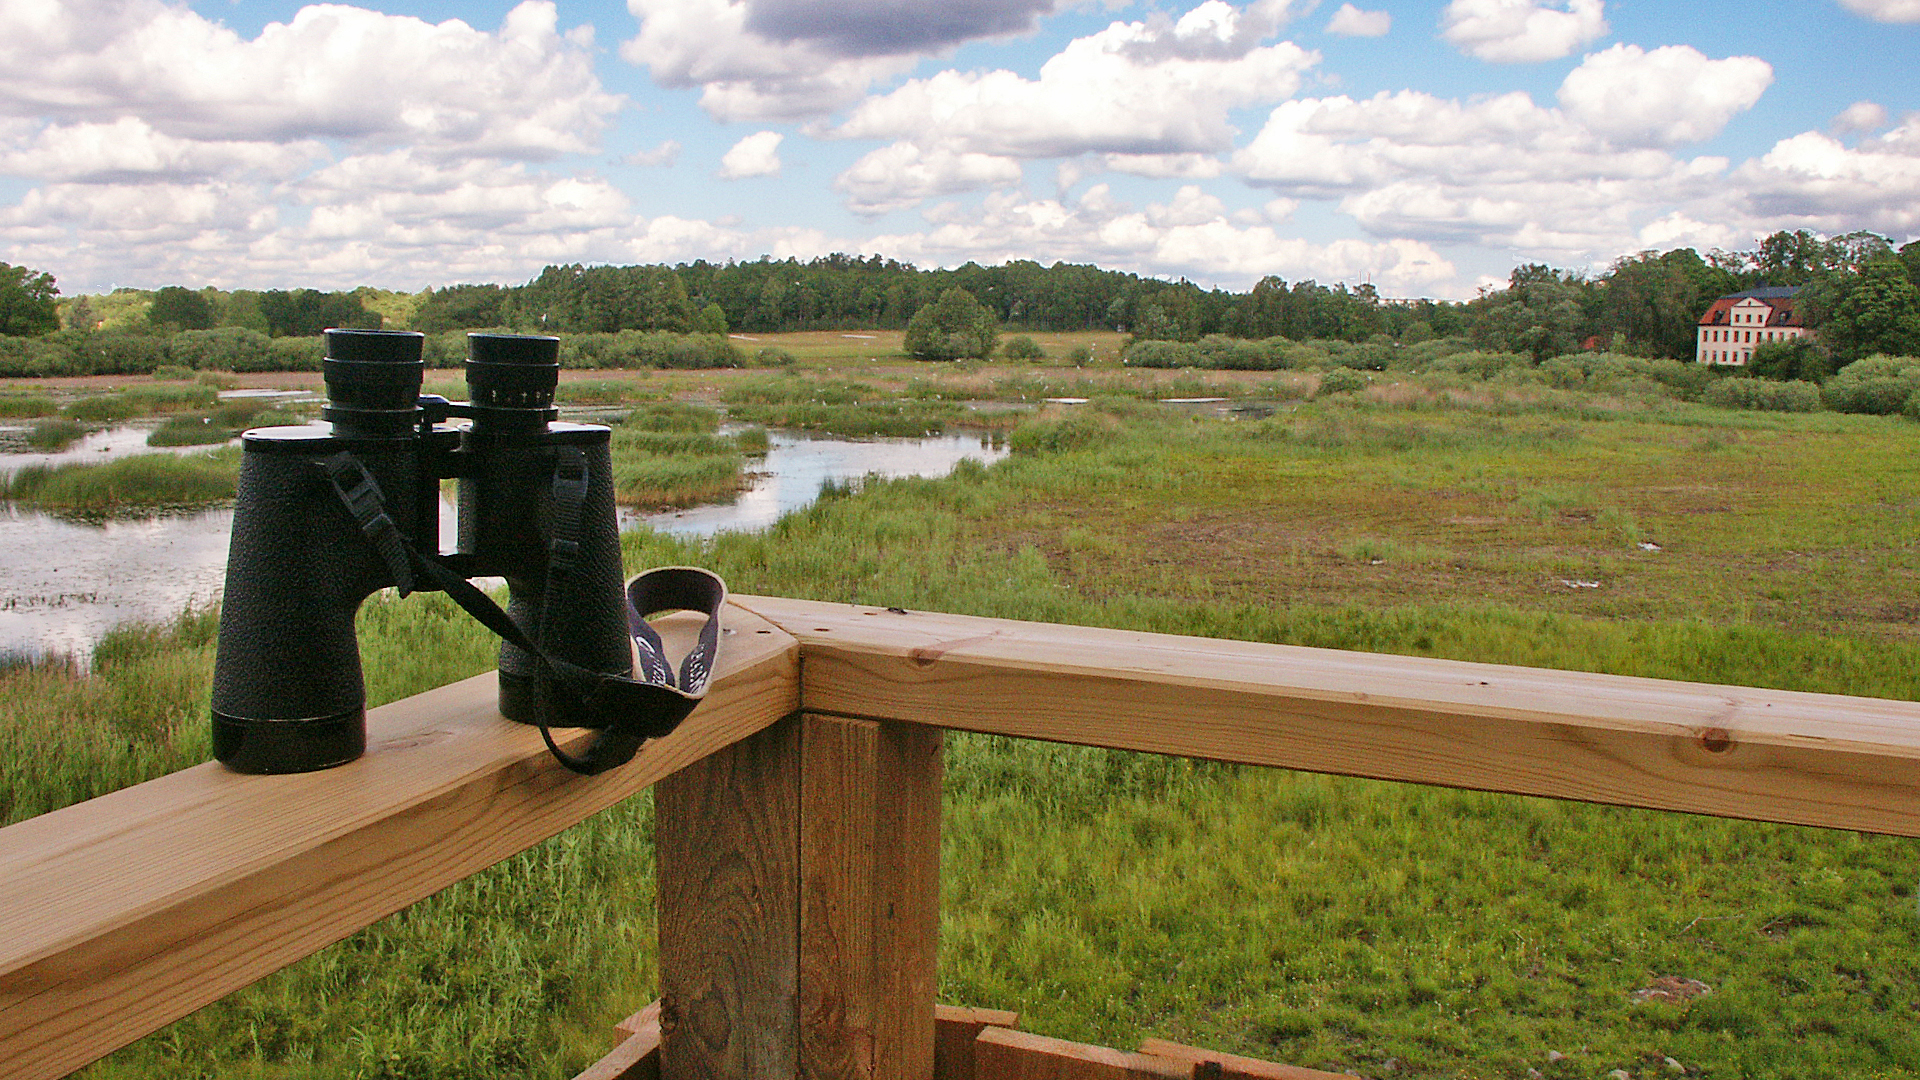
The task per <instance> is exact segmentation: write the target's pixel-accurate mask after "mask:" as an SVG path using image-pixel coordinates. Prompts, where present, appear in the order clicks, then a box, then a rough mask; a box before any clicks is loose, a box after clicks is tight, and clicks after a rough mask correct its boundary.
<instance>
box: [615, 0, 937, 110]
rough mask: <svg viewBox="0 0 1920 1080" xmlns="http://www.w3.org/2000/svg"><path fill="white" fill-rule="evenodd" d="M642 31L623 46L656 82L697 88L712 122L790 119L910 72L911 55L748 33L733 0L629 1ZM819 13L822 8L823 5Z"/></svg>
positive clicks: (742, 10)
mask: <svg viewBox="0 0 1920 1080" xmlns="http://www.w3.org/2000/svg"><path fill="white" fill-rule="evenodd" d="M627 10H628V11H630V12H632V13H633V15H634V17H635V18H637V19H639V20H640V32H639V33H638V34H636V35H635V36H634V37H632V38H630V39H628V40H627V41H625V42H624V43H622V44H621V46H620V55H621V56H622V57H623V58H625V59H626V60H627V61H628V62H629V63H633V64H639V65H641V66H643V67H645V68H647V70H648V72H649V73H650V74H651V75H652V76H653V80H654V82H656V83H659V84H660V85H661V86H665V87H671V88H682V89H690V88H693V87H699V88H700V89H701V94H700V106H701V108H703V109H705V110H706V111H707V112H708V113H709V114H710V115H712V116H713V117H714V118H715V119H717V120H722V121H726V122H735V121H742V120H776V119H777V120H791V119H798V118H802V117H810V116H822V115H825V114H827V113H831V112H833V111H834V110H836V109H839V108H841V107H842V106H845V105H848V104H851V103H852V102H854V101H856V100H858V99H859V97H860V95H862V94H864V93H865V92H866V91H867V88H868V87H870V86H872V85H873V84H874V83H875V82H878V81H881V80H886V79H892V78H894V77H896V76H899V75H902V74H905V73H906V72H908V71H910V70H912V69H913V65H914V62H915V59H916V58H915V57H913V56H891V55H887V56H843V55H841V54H839V53H837V52H835V51H834V50H833V49H832V48H830V47H828V45H826V44H823V43H821V42H818V41H814V40H809V39H805V38H802V39H796V40H778V39H775V38H770V37H767V36H765V35H763V34H760V33H758V32H756V31H755V30H753V29H752V28H751V27H750V26H749V25H748V22H749V16H750V12H749V9H748V7H747V5H746V4H743V3H736V2H730V0H627ZM821 10H826V9H824V8H822V9H821Z"/></svg>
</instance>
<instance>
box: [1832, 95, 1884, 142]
mask: <svg viewBox="0 0 1920 1080" xmlns="http://www.w3.org/2000/svg"><path fill="white" fill-rule="evenodd" d="M1886 126H1887V110H1886V108H1885V107H1884V106H1882V105H1879V104H1876V103H1874V102H1871V101H1856V102H1854V103H1853V104H1851V105H1849V106H1847V107H1846V108H1844V109H1842V110H1840V115H1838V116H1836V117H1834V118H1833V130H1834V132H1835V134H1839V135H1858V134H1865V133H1866V132H1869V131H1878V130H1880V129H1881V128H1883V127H1886Z"/></svg>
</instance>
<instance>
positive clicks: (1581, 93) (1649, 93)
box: [1560, 45, 1773, 146]
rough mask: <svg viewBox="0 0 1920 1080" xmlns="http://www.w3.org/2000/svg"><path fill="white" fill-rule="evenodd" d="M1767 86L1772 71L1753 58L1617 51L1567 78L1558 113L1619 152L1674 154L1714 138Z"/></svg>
mask: <svg viewBox="0 0 1920 1080" xmlns="http://www.w3.org/2000/svg"><path fill="white" fill-rule="evenodd" d="M1772 83H1773V67H1772V65H1770V64H1768V63H1767V62H1766V61H1765V60H1762V59H1760V58H1759V57H1757V56H1730V57H1728V58H1726V59H1724V60H1710V59H1708V58H1707V57H1706V56H1704V55H1702V54H1701V53H1700V52H1699V51H1698V50H1696V49H1694V48H1693V47H1692V46H1688V45H1668V46H1665V47H1663V48H1658V49H1655V50H1653V51H1652V52H1645V51H1643V50H1642V49H1641V48H1640V47H1639V46H1638V45H1615V46H1613V47H1612V48H1610V49H1604V50H1602V51H1600V52H1597V53H1594V54H1592V55H1591V56H1588V57H1587V58H1586V59H1585V60H1582V61H1581V62H1580V66H1579V67H1577V68H1575V69H1573V71H1571V72H1569V73H1568V74H1567V77H1566V80H1565V81H1563V82H1562V83H1561V84H1560V106H1561V108H1563V109H1565V110H1566V111H1567V114H1568V115H1569V116H1571V117H1573V118H1574V119H1575V120H1578V121H1579V122H1580V123H1581V124H1583V125H1585V126H1586V128H1587V130H1589V131H1593V132H1597V133H1599V134H1602V135H1605V136H1607V137H1609V138H1611V139H1613V140H1614V141H1615V142H1618V143H1621V144H1623V145H1628V146H1676V145H1679V144H1681V143H1689V142H1701V141H1703V140H1706V139H1711V138H1713V137H1714V136H1715V135H1718V134H1719V133H1720V129H1722V128H1724V127H1726V125H1727V121H1729V120H1731V119H1733V117H1734V116H1735V115H1736V114H1738V113H1742V112H1745V111H1746V110H1748V109H1750V108H1752V107H1753V104H1754V102H1756V101H1759V100H1760V95H1761V93H1762V92H1764V91H1765V90H1766V88H1767V87H1768V86H1770V85H1771V84H1772Z"/></svg>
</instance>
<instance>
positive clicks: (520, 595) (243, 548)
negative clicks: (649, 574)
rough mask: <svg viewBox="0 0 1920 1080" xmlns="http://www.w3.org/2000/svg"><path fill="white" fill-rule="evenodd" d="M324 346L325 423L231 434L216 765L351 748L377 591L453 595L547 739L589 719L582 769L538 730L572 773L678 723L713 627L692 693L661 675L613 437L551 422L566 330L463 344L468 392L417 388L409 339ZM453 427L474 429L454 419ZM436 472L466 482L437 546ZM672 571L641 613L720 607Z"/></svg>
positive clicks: (285, 761)
mask: <svg viewBox="0 0 1920 1080" xmlns="http://www.w3.org/2000/svg"><path fill="white" fill-rule="evenodd" d="M326 341H327V355H326V359H325V361H324V362H323V363H324V374H325V378H326V387H327V397H328V404H327V406H326V408H325V410H324V412H323V413H322V416H323V417H324V419H325V420H326V421H327V423H321V424H309V425H305V426H299V427H268V428H257V429H254V430H251V431H248V432H246V433H245V435H244V436H243V437H242V443H243V448H244V454H243V455H242V459H241V466H240V479H239V490H238V494H237V496H236V503H235V508H234V515H233V536H232V540H231V546H230V548H229V554H228V560H227V577H226V591H225V599H224V600H223V603H222V607H221V612H220V637H219V648H218V653H217V657H216V659H215V662H214V674H213V747H214V756H215V757H216V758H217V759H219V760H220V761H221V762H222V763H224V764H225V765H226V766H227V767H229V768H231V769H234V770H235V771H238V772H247V773H292V772H307V771H311V770H315V769H325V768H330V767H332V766H335V765H340V764H344V763H346V762H348V761H351V760H353V759H355V758H357V757H359V756H360V755H361V754H362V753H363V752H364V750H365V747H366V690H365V687H364V685H363V682H362V679H361V668H360V650H359V643H358V641H357V640H356V638H355V636H354V614H355V612H356V611H357V610H358V609H359V607H360V604H361V602H362V601H363V600H365V599H366V598H367V597H368V596H369V595H371V594H373V593H374V592H376V591H378V590H380V589H384V588H389V587H393V588H397V589H398V590H399V592H400V594H401V595H403V596H404V595H406V594H407V593H408V592H411V591H415V590H442V591H446V592H448V593H450V594H451V595H453V597H454V599H455V600H457V601H459V602H460V603H461V605H462V606H463V607H466V608H467V610H468V611H469V612H471V613H473V614H474V615H475V616H476V617H478V618H480V619H481V621H482V622H484V623H486V624H487V625H488V626H489V627H490V628H492V629H493V630H494V631H495V632H496V633H499V634H500V635H501V636H502V638H503V639H504V640H503V641H502V642H501V646H500V675H499V678H500V711H501V713H502V714H503V715H505V716H506V717H507V718H508V719H511V720H516V721H520V722H522V723H529V724H539V725H540V726H541V730H542V732H543V733H545V731H546V728H547V726H549V725H552V726H556V727H597V728H601V729H603V730H602V731H601V733H600V735H599V736H598V737H597V740H596V743H595V745H594V747H591V748H590V752H589V754H588V755H587V758H586V760H584V761H582V760H579V759H570V758H569V757H568V755H566V754H563V753H562V752H561V751H560V749H559V748H558V747H557V746H555V745H554V742H553V739H552V736H551V735H550V734H549V735H547V743H548V746H549V747H552V748H553V750H554V753H555V754H556V755H558V756H560V758H561V760H562V761H564V762H566V763H567V764H568V766H569V767H570V768H574V769H575V770H576V771H580V772H597V771H600V770H601V769H603V768H606V767H610V765H612V764H618V763H620V762H622V761H625V760H627V759H628V758H630V757H631V756H632V754H633V752H634V750H635V749H637V747H638V745H639V743H640V742H641V741H644V739H645V738H647V737H652V736H655V735H658V734H662V733H664V731H665V730H671V727H672V725H673V724H677V723H678V721H679V718H680V717H682V716H684V715H685V714H686V712H688V711H690V710H691V708H692V704H693V702H694V701H695V700H697V697H698V694H697V693H690V692H689V691H696V690H697V691H698V692H700V693H703V692H704V690H705V685H704V680H705V676H706V674H707V672H708V671H709V670H710V668H711V664H712V659H713V656H712V651H713V647H714V635H715V634H717V629H716V627H715V620H714V619H711V618H710V619H709V623H708V629H707V632H706V633H704V634H703V635H702V639H701V641H702V645H701V646H700V647H699V648H696V650H695V653H698V654H700V655H693V654H690V655H689V656H688V658H687V669H686V671H685V672H684V674H686V675H688V676H689V677H691V676H693V675H698V676H699V682H700V685H699V686H697V687H694V686H691V685H689V686H688V687H686V688H685V689H684V690H683V689H682V688H680V687H678V686H675V685H673V683H674V678H673V673H672V672H671V670H664V663H663V662H662V661H660V660H659V658H658V656H657V653H658V638H657V637H655V636H652V631H651V630H650V629H648V628H647V627H646V623H645V621H644V619H643V618H642V616H644V615H645V614H648V613H649V612H647V611H636V612H633V613H631V614H630V612H629V609H630V607H632V601H631V600H630V598H629V596H628V595H626V594H625V592H624V591H623V589H622V585H621V565H620V538H619V526H618V523H617V521H616V518H615V514H614V500H613V478H612V462H611V458H610V455H609V436H610V434H611V432H610V429H608V428H606V427H604V426H601V425H598V424H573V423H562V422H559V421H558V419H557V418H558V415H559V413H558V410H557V409H556V408H555V407H554V404H553V398H554V388H555V386H556V384H557V382H558V379H559V366H560V365H559V339H557V338H551V337H539V336H530V335H518V334H470V335H468V348H469V355H468V359H467V362H466V376H467V387H468V390H469V395H470V397H471V401H469V402H450V401H448V400H447V399H446V398H443V397H439V396H434V395H424V396H423V395H422V394H421V393H420V387H421V375H422V371H423V368H424V365H423V363H422V360H421V345H422V342H423V338H422V336H421V335H419V334H414V333H401V332H393V331H378V330H328V331H327V332H326ZM456 418H458V419H464V420H467V421H470V423H468V424H465V425H459V426H456V425H454V424H452V423H450V422H449V421H452V420H454V419H456ZM448 479H453V480H457V481H458V487H459V496H458V522H459V527H458V536H457V538H456V542H455V544H454V545H453V549H452V551H451V552H449V553H442V551H441V538H440V527H439V526H440V488H441V481H443V480H448ZM658 573H661V572H656V574H658ZM676 573H677V576H675V575H674V574H669V575H668V577H667V578H666V579H664V580H665V582H666V588H665V590H664V593H665V595H663V596H654V597H651V598H649V599H648V600H647V601H646V603H647V605H648V606H651V607H653V608H654V609H655V610H664V609H666V608H668V607H686V608H695V609H701V608H705V609H708V610H710V612H711V613H712V614H714V615H717V613H718V607H719V603H720V600H721V598H722V597H724V586H721V585H719V584H718V579H717V578H713V577H712V575H710V574H705V572H704V571H692V570H688V571H679V572H676ZM476 577H478V578H504V579H505V580H506V583H507V590H508V605H507V608H506V611H505V612H504V613H502V612H501V611H500V609H499V608H498V607H497V606H496V605H494V604H493V602H492V601H491V600H490V599H489V598H488V597H487V596H486V594H485V593H483V592H481V591H480V590H479V589H477V588H475V587H474V586H473V585H472V584H471V583H470V582H469V581H468V580H467V579H469V578H476ZM716 589H717V590H718V592H717V593H716V592H715V590H716ZM630 635H632V636H633V637H634V638H635V639H636V640H637V641H640V643H641V644H643V645H644V644H645V642H644V640H641V639H644V638H648V637H651V641H652V648H653V655H652V656H649V654H648V651H647V649H646V648H642V649H641V650H640V655H641V657H642V660H643V664H644V666H645V668H646V669H647V670H645V671H643V675H644V676H646V677H647V678H648V680H649V681H648V682H644V683H635V682H633V680H632V679H631V676H632V674H633V671H634V656H635V651H634V649H633V647H632V646H631V645H630V641H629V638H630ZM702 649H704V650H705V651H704V653H702V652H701V650H702ZM689 681H691V678H690V679H689ZM636 694H637V696H636ZM682 706H684V707H682ZM663 710H664V712H665V713H676V712H677V715H672V716H666V715H663Z"/></svg>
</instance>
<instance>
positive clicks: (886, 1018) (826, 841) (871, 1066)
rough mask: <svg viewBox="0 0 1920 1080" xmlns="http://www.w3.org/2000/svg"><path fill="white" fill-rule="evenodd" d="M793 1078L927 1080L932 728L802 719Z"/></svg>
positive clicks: (937, 765) (932, 936)
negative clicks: (796, 1055)
mask: <svg viewBox="0 0 1920 1080" xmlns="http://www.w3.org/2000/svg"><path fill="white" fill-rule="evenodd" d="M801 746H802V749H801V797H800V805H801V815H800V821H801V825H800V898H801V904H800V1075H801V1076H802V1077H805V1078H808V1080H928V1078H929V1077H931V1076H932V1075H933V1062H934V1000H933V998H934V981H935V962H936V958H937V956H938V953H939V931H940V783H941V733H940V731H939V730H938V729H936V728H925V727H919V726H917V725H912V724H879V723H874V722H872V721H867V720H846V719H840V718H835V717H816V716H806V717H803V722H802V734H801Z"/></svg>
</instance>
